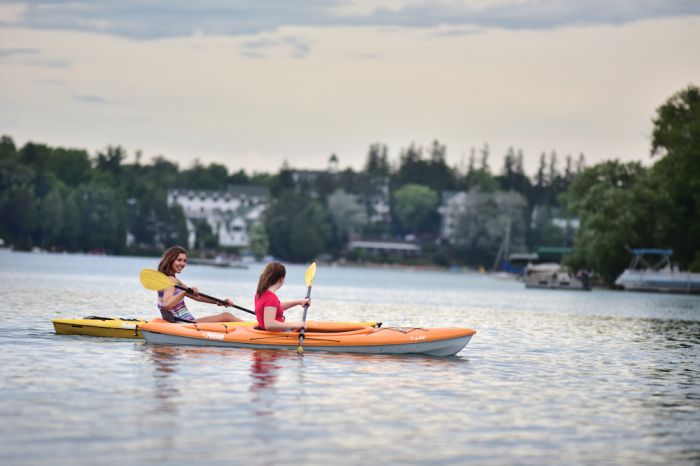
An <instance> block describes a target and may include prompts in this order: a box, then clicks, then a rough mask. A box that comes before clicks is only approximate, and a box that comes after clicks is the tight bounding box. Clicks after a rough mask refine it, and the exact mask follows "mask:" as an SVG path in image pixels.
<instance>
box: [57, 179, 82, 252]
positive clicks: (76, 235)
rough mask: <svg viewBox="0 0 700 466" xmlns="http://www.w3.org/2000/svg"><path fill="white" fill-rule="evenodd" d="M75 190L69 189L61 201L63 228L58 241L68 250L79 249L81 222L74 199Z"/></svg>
mask: <svg viewBox="0 0 700 466" xmlns="http://www.w3.org/2000/svg"><path fill="white" fill-rule="evenodd" d="M77 195H78V194H77V191H70V192H69V193H68V195H67V196H66V198H65V201H64V203H63V229H62V230H61V235H60V237H59V240H58V243H59V244H61V245H63V246H65V247H66V249H68V250H69V251H77V250H79V249H80V237H81V229H80V228H81V222H80V209H79V208H78V202H77V201H76V197H77Z"/></svg>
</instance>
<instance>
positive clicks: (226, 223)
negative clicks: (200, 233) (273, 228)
mask: <svg viewBox="0 0 700 466" xmlns="http://www.w3.org/2000/svg"><path fill="white" fill-rule="evenodd" d="M175 204H178V205H180V206H181V207H182V210H183V212H184V214H185V218H186V219H187V230H188V233H189V234H188V243H189V244H188V245H189V247H192V246H193V245H194V240H195V226H194V223H193V220H206V222H207V223H208V224H209V226H210V227H211V229H212V231H213V232H214V234H216V235H217V236H218V237H219V245H221V246H231V247H242V248H245V247H248V246H249V245H250V237H249V234H250V229H251V227H252V226H253V225H255V224H256V223H259V222H260V221H261V219H262V215H263V213H264V212H265V209H266V208H267V188H265V187H263V186H249V185H232V186H229V188H228V189H227V190H226V191H206V190H190V189H174V190H170V191H168V205H170V206H172V205H175Z"/></svg>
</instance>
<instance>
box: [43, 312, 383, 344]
mask: <svg viewBox="0 0 700 466" xmlns="http://www.w3.org/2000/svg"><path fill="white" fill-rule="evenodd" d="M51 322H53V328H54V330H55V331H56V334H58V335H87V336H92V337H108V338H136V339H143V335H141V326H142V325H143V324H145V323H147V322H153V323H166V321H165V320H163V319H160V318H155V319H151V320H150V321H148V320H142V319H120V318H112V317H98V316H88V317H83V318H82V319H51ZM221 324H224V325H225V326H226V327H255V326H256V325H257V324H258V323H257V322H256V321H252V322H251V321H247V322H221V323H219V325H221ZM327 324H329V323H328V322H312V321H310V322H307V325H309V326H311V327H313V326H315V325H317V326H327ZM177 325H184V326H190V325H192V324H187V323H183V324H177ZM202 325H204V324H200V327H201V326H202ZM381 325H382V324H381V323H378V322H333V323H332V326H333V328H334V329H337V330H336V331H351V330H357V329H361V328H365V327H380V326H381Z"/></svg>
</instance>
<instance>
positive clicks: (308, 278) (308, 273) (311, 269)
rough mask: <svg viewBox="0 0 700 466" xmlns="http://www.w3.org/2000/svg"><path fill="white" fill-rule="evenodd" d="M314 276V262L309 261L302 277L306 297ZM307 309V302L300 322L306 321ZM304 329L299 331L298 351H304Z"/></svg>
mask: <svg viewBox="0 0 700 466" xmlns="http://www.w3.org/2000/svg"><path fill="white" fill-rule="evenodd" d="M315 276H316V262H313V263H311V265H310V266H309V268H308V269H306V275H305V277H304V279H305V280H306V299H309V298H310V297H311V284H312V283H313V281H314V277H315ZM308 309H309V305H308V304H304V317H303V318H302V319H301V321H302V322H306V311H307V310H308ZM304 330H306V329H305V328H303V327H302V329H301V331H300V332H299V348H298V351H299V352H300V353H303V352H304V348H303V347H302V344H303V343H304Z"/></svg>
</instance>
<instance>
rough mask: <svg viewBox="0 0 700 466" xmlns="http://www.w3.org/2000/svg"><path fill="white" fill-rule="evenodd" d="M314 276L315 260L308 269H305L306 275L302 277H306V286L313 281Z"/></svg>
mask: <svg viewBox="0 0 700 466" xmlns="http://www.w3.org/2000/svg"><path fill="white" fill-rule="evenodd" d="M315 276H316V262H313V263H312V264H311V265H310V266H309V268H308V269H306V276H305V277H304V278H305V279H306V286H307V287H310V286H311V283H313V281H314V277H315Z"/></svg>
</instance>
